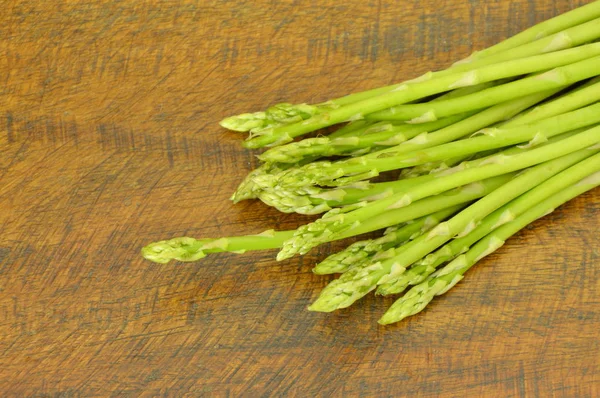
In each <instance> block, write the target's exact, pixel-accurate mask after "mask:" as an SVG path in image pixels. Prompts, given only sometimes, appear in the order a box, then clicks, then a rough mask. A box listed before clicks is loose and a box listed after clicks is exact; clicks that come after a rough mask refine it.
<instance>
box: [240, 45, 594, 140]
mask: <svg viewBox="0 0 600 398" xmlns="http://www.w3.org/2000/svg"><path fill="white" fill-rule="evenodd" d="M598 54H600V44H590V45H586V46H581V47H577V48H573V49H568V50H563V51H557V52H553V53H549V54H542V55H536V56H532V57H527V58H522V59H517V60H512V61H507V62H502V63H498V64H493V65H488V66H483V67H481V68H477V69H474V70H472V71H470V72H465V73H462V72H459V73H452V74H449V75H447V76H442V77H439V78H435V79H431V80H424V81H421V80H420V81H418V82H413V83H410V82H409V83H406V84H403V85H401V86H399V87H398V88H397V89H396V90H395V91H392V92H389V93H387V94H383V95H380V96H377V97H373V98H370V99H366V100H363V101H358V102H355V103H353V104H350V105H347V106H343V107H339V108H336V109H332V110H329V111H327V112H323V113H320V114H317V115H315V116H313V117H311V118H309V119H306V120H304V121H302V122H298V123H293V124H289V125H285V126H280V127H274V128H266V129H264V130H261V131H260V133H257V134H259V135H258V136H257V137H254V138H251V139H250V140H248V141H245V143H244V145H245V146H246V147H247V148H260V147H263V146H275V145H281V144H285V143H288V142H290V141H292V140H293V138H294V137H297V136H299V135H302V134H306V133H309V132H311V131H315V130H318V129H320V128H323V127H327V126H332V125H334V124H338V123H341V122H344V121H352V120H359V119H362V118H364V115H367V114H369V113H373V112H377V111H380V110H383V109H386V108H389V107H392V106H395V105H399V104H405V103H407V102H410V101H414V100H417V99H420V98H424V97H427V96H429V95H434V94H438V93H442V92H445V91H448V90H452V89H455V88H459V87H466V86H473V85H476V84H480V83H485V82H488V81H494V80H499V79H503V78H508V77H513V76H519V75H523V74H527V73H533V72H539V71H543V70H547V69H549V68H555V67H559V66H563V65H569V64H573V63H577V62H579V61H582V60H585V59H588V58H591V59H590V60H589V62H586V63H582V64H579V68H581V69H583V70H590V71H594V70H598V67H599V65H600V58H597V57H595V56H597V55H598ZM590 73H591V74H589V75H588V76H593V73H592V72H590ZM543 76H544V77H543V78H540V80H542V81H544V80H546V81H548V87H547V88H548V89H549V88H554V87H556V86H557V84H556V83H554V85H551V84H550V82H551V79H552V77H553V75H552V74H549V75H547V74H545V75H543ZM557 78H563V76H557ZM583 78H585V77H582V79H583ZM509 84H510V83H509ZM564 84H566V83H563V85H564ZM541 90H543V89H540V90H538V91H541ZM485 91H487V90H485Z"/></svg>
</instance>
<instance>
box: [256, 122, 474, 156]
mask: <svg viewBox="0 0 600 398" xmlns="http://www.w3.org/2000/svg"><path fill="white" fill-rule="evenodd" d="M472 114H473V112H468V113H464V114H462V115H452V116H451V117H447V118H444V119H440V120H434V121H432V122H429V123H422V124H419V125H411V124H406V123H397V122H396V124H394V123H392V122H386V121H384V122H379V123H375V124H374V125H371V126H369V127H368V128H365V129H364V132H363V134H361V135H352V136H350V137H338V138H331V137H326V136H325V137H316V138H308V139H304V140H302V141H298V142H291V143H289V144H286V145H281V146H276V147H273V148H271V149H269V150H267V151H265V152H263V153H262V154H260V155H258V158H259V159H260V160H262V161H263V162H281V163H296V162H299V161H301V160H302V159H304V158H305V157H307V156H311V157H312V156H319V157H326V156H340V155H346V156H348V155H350V156H353V155H355V154H358V153H360V154H363V153H367V152H368V151H369V150H370V149H371V148H372V147H388V146H394V145H398V144H400V143H402V142H404V141H406V140H409V139H411V138H414V137H416V136H417V135H419V134H421V133H424V132H431V131H436V130H439V129H441V128H444V127H447V126H450V125H452V124H454V123H456V122H458V121H460V120H463V119H465V118H466V117H468V116H471V115H472Z"/></svg>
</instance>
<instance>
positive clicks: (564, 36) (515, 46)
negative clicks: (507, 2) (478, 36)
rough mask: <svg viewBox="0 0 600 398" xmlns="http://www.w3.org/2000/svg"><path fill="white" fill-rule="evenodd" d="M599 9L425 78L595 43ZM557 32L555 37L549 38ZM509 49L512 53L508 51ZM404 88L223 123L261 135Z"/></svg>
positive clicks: (546, 25)
mask: <svg viewBox="0 0 600 398" xmlns="http://www.w3.org/2000/svg"><path fill="white" fill-rule="evenodd" d="M599 10H600V6H598V5H597V4H596V3H592V4H590V5H588V6H585V7H581V8H578V9H576V10H573V11H572V12H571V13H566V14H563V15H560V16H558V17H556V18H553V19H550V20H548V21H545V22H542V23H540V24H538V25H536V26H534V27H532V28H530V29H528V30H527V31H524V32H521V33H520V34H519V35H517V36H514V37H513V38H510V39H508V40H505V41H503V42H501V43H499V44H497V45H495V46H492V47H489V48H487V49H484V50H482V51H479V52H475V53H473V54H472V55H471V56H469V57H468V58H466V59H464V60H462V61H459V62H457V63H456V64H454V65H453V66H452V67H450V68H448V69H447V70H445V71H441V72H435V73H430V74H428V75H425V76H424V78H430V77H431V76H440V75H444V74H448V73H452V72H459V71H468V70H472V69H473V68H476V67H481V66H485V65H489V64H493V63H498V62H503V61H507V60H511V59H517V58H522V57H528V56H532V55H535V54H540V53H544V52H549V51H556V50H558V49H563V48H568V47H571V46H577V45H580V44H583V43H586V42H590V41H593V40H595V39H596V38H597V37H598V36H599V32H598V23H597V22H598V21H597V20H595V21H594V20H593V19H594V18H598V17H600V11H599ZM588 21H591V22H588ZM563 30H564V31H563ZM529 32H535V33H529ZM556 32H559V33H556ZM553 33H555V34H554V35H552V36H550V37H546V36H548V35H551V34H553ZM509 49H510V50H511V51H507V50H509ZM422 78H423V77H422ZM400 85H401V84H394V85H391V86H386V87H380V88H376V89H372V90H368V91H364V92H361V93H355V94H350V95H347V96H345V97H342V98H337V99H334V100H331V101H327V102H325V103H322V104H317V105H314V106H313V105H307V104H298V105H292V104H288V103H283V104H277V105H275V106H273V107H271V108H269V109H268V110H267V111H266V112H255V113H245V114H241V115H237V116H232V117H228V118H226V119H224V120H223V121H222V122H221V125H222V126H223V127H225V128H228V129H230V130H234V131H251V130H254V131H255V132H258V131H260V130H262V129H267V128H271V127H279V126H283V125H286V124H289V123H292V122H294V121H298V120H305V119H308V118H310V117H312V116H314V115H316V114H318V113H321V112H326V111H327V110H329V109H331V108H334V109H335V108H337V107H340V106H344V105H349V104H353V103H356V102H359V101H363V100H366V99H370V98H373V97H376V96H378V95H382V94H385V93H388V92H392V91H393V90H395V89H397V88H398V87H399V86H400Z"/></svg>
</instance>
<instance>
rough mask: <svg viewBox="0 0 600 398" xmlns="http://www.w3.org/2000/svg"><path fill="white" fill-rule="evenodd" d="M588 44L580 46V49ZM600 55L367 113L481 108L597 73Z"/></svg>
mask: <svg viewBox="0 0 600 398" xmlns="http://www.w3.org/2000/svg"><path fill="white" fill-rule="evenodd" d="M596 45H600V43H597V44H596V43H595V44H590V45H589V46H596ZM586 47H587V46H582V47H578V49H583V48H586ZM570 51H572V50H570ZM553 54H558V53H553ZM599 65H600V58H597V57H594V58H591V59H586V60H583V61H579V62H575V63H572V64H570V65H566V66H561V67H557V68H555V69H553V70H551V71H549V72H546V73H543V74H538V75H533V76H530V77H526V78H523V79H520V80H517V81H514V82H511V83H506V84H503V85H501V86H496V87H492V88H489V89H487V90H483V91H480V92H478V93H475V94H471V95H466V96H463V97H459V98H453V99H449V100H445V101H439V102H435V103H425V104H411V105H399V106H395V107H393V108H390V109H387V110H384V111H380V112H375V113H372V114H370V115H366V116H365V118H366V119H367V120H407V121H408V122H409V123H423V122H428V121H432V120H437V119H438V118H442V117H447V116H451V115H454V114H457V113H463V112H465V111H466V110H473V109H481V108H485V107H488V106H490V105H494V104H497V103H500V102H503V101H508V100H511V99H514V98H518V97H521V96H523V95H527V94H532V93H536V92H539V91H544V90H549V89H553V88H562V87H564V86H566V85H569V84H573V83H576V82H579V81H581V80H584V79H587V78H590V77H593V76H597V75H598V73H600V72H599Z"/></svg>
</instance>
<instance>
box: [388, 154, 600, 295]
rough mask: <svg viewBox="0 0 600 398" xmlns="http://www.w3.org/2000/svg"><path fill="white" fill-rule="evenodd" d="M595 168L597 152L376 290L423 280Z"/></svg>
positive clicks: (396, 290) (599, 159) (401, 287)
mask: <svg viewBox="0 0 600 398" xmlns="http://www.w3.org/2000/svg"><path fill="white" fill-rule="evenodd" d="M584 151H585V150H584ZM598 170H600V155H595V156H592V157H591V158H588V159H586V160H583V161H581V162H580V163H578V164H576V165H574V166H572V167H570V168H569V169H567V170H565V171H563V172H561V173H559V174H557V175H556V176H554V177H552V178H550V179H548V180H547V181H545V182H544V183H543V184H540V185H538V186H537V187H535V188H533V189H532V190H531V191H529V192H527V193H525V194H523V195H521V196H519V197H518V198H517V199H515V200H513V201H511V202H510V203H508V204H507V205H505V206H503V207H501V208H500V209H498V210H496V211H495V212H494V213H492V214H490V215H489V216H487V217H486V218H485V219H484V220H483V221H482V222H481V224H479V226H477V228H475V230H473V231H472V232H471V233H469V234H468V235H466V236H463V237H460V238H456V239H454V240H452V241H451V242H450V243H448V244H447V245H445V246H444V247H442V248H441V249H439V250H438V251H436V252H435V253H432V254H430V255H428V256H427V257H425V258H423V259H422V260H420V261H419V262H417V263H416V264H414V265H413V266H412V267H411V268H409V269H407V270H406V272H404V273H403V274H401V275H399V276H398V277H397V278H395V279H392V280H390V281H389V282H386V283H383V284H381V285H379V286H378V287H377V294H381V295H389V294H397V293H400V292H402V291H403V290H404V289H406V287H408V286H409V285H416V284H418V283H421V282H423V281H424V280H425V279H426V278H427V277H428V276H429V275H430V274H431V273H433V272H434V271H435V269H436V268H437V267H438V266H440V265H441V264H443V263H445V262H446V261H448V260H451V259H453V258H454V257H456V256H458V255H460V254H461V253H464V252H465V251H467V250H468V249H469V247H470V246H471V245H472V244H474V243H475V242H477V241H478V240H480V239H481V238H483V237H484V236H486V235H488V234H490V233H491V232H492V231H494V229H496V228H498V227H499V226H501V225H503V224H505V223H506V222H509V221H512V220H514V219H515V218H517V217H519V216H520V215H521V214H523V213H524V212H526V211H527V210H529V209H530V208H531V207H532V206H534V205H535V204H536V203H540V202H542V201H543V200H545V199H547V198H548V197H549V196H551V195H553V194H555V193H557V192H560V191H561V190H563V189H567V188H568V187H569V186H570V185H571V184H572V182H573V181H578V180H580V179H582V178H585V177H586V176H588V175H590V174H593V173H594V172H596V171H598Z"/></svg>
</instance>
